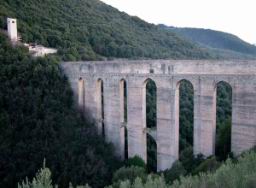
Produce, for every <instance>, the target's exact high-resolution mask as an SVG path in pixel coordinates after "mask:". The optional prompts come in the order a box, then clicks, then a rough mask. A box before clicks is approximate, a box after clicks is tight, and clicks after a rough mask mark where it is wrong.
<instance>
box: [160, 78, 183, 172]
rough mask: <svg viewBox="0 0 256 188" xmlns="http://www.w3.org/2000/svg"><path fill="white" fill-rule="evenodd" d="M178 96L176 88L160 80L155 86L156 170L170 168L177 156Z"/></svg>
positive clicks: (166, 81)
mask: <svg viewBox="0 0 256 188" xmlns="http://www.w3.org/2000/svg"><path fill="white" fill-rule="evenodd" d="M177 102H179V96H178V93H177V92H176V86H175V85H174V86H173V88H172V86H171V84H170V82H169V81H168V79H166V80H161V82H158V85H157V140H156V142H157V170H158V171H162V170H166V169H169V168H171V167H172V164H173V163H174V162H175V161H176V160H178V157H179V156H178V155H179V108H178V105H179V104H178V103H177Z"/></svg>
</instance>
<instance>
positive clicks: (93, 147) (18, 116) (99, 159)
mask: <svg viewBox="0 0 256 188" xmlns="http://www.w3.org/2000/svg"><path fill="white" fill-rule="evenodd" d="M0 67H1V69H0V187H5V188H8V187H15V186H16V185H17V181H20V180H21V179H23V178H24V177H26V176H27V177H28V178H29V179H30V178H31V177H32V176H33V175H34V174H35V172H36V170H37V169H39V167H40V166H41V163H42V161H43V159H44V158H45V159H46V161H47V166H48V167H49V168H50V169H51V170H52V178H53V182H54V184H55V183H58V184H59V186H60V187H67V186H68V185H69V182H70V181H71V182H72V183H73V184H74V185H77V184H84V183H85V182H86V183H89V184H90V185H92V186H93V187H103V186H104V185H106V184H108V183H109V182H110V180H111V176H112V172H113V171H114V170H115V168H116V167H117V165H118V163H119V162H118V160H117V159H116V158H115V157H113V147H112V146H111V145H109V144H106V143H105V142H104V141H103V139H102V138H101V137H99V136H97V131H96V130H95V127H94V126H93V125H91V124H89V123H87V122H86V121H85V120H84V119H83V118H82V117H81V116H80V114H79V113H78V112H77V110H75V107H74V104H73V96H72V91H71V88H70V86H69V84H68V81H67V78H66V77H65V76H64V75H63V73H62V72H61V70H60V68H59V67H58V64H57V62H55V61H54V60H53V59H51V58H39V59H33V58H31V57H29V56H28V55H27V49H25V48H22V47H16V48H13V47H12V46H11V44H9V42H8V41H7V39H6V37H5V36H4V35H3V34H1V33H0Z"/></svg>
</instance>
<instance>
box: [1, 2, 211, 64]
mask: <svg viewBox="0 0 256 188" xmlns="http://www.w3.org/2000/svg"><path fill="white" fill-rule="evenodd" d="M6 17H14V18H17V19H18V30H19V32H20V34H21V36H22V39H23V40H24V41H26V42H37V43H38V44H42V45H44V46H49V47H54V48H58V49H59V55H60V56H61V57H62V59H63V60H81V59H82V60H94V59H101V58H105V57H107V58H112V57H117V58H156V59H158V58H174V59H198V58H200V59H201V58H211V56H210V54H209V53H208V52H207V50H204V49H202V48H200V47H198V46H197V45H195V44H193V43H192V42H189V41H188V40H185V39H183V38H182V37H179V36H177V34H175V33H174V32H172V31H168V30H163V29H161V28H160V27H158V26H156V25H153V24H149V23H147V22H145V21H143V20H141V19H139V18H138V17H131V16H129V15H128V14H126V13H123V12H120V11H118V10H117V9H115V8H113V7H111V6H109V5H106V4H104V3H103V2H101V1H99V0H72V1H71V0H36V1H35V0H22V1H21V0H1V1H0V28H4V27H6V21H5V19H6Z"/></svg>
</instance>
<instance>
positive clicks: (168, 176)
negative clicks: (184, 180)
mask: <svg viewBox="0 0 256 188" xmlns="http://www.w3.org/2000/svg"><path fill="white" fill-rule="evenodd" d="M163 173H164V178H165V181H166V182H167V183H171V182H173V181H174V180H176V179H178V178H179V177H180V176H184V175H186V173H187V171H186V170H185V168H184V167H183V165H182V163H181V162H180V161H176V162H175V163H174V164H173V166H172V168H171V169H168V170H166V171H164V172H163Z"/></svg>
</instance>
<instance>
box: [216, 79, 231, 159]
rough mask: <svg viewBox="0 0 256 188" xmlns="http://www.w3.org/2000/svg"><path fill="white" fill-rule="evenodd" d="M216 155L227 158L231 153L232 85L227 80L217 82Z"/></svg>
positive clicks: (219, 157)
mask: <svg viewBox="0 0 256 188" xmlns="http://www.w3.org/2000/svg"><path fill="white" fill-rule="evenodd" d="M214 108H215V111H216V122H215V128H216V131H215V134H216V135H215V155H216V157H217V158H218V159H219V160H225V159H227V157H228V156H229V155H230V153H231V132H232V131H231V129H232V86H231V84H229V83H228V82H226V81H219V82H217V83H216V84H215V105H214Z"/></svg>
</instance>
